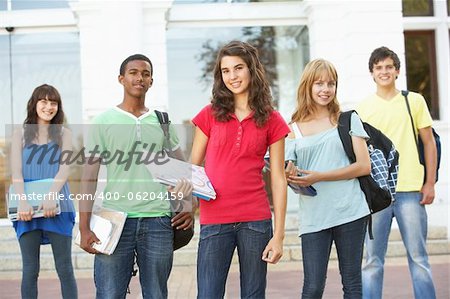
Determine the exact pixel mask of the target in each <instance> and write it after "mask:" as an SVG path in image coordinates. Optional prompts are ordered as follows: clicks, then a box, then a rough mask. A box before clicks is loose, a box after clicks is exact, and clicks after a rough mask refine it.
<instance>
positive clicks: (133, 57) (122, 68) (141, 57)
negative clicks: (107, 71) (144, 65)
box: [119, 54, 153, 76]
mask: <svg viewBox="0 0 450 299" xmlns="http://www.w3.org/2000/svg"><path fill="white" fill-rule="evenodd" d="M133 60H143V61H147V62H148V63H149V64H150V74H151V75H152V76H153V64H152V62H151V61H150V59H149V58H148V57H147V56H145V55H142V54H134V55H131V56H129V57H127V58H126V59H125V60H124V61H123V62H122V64H121V65H120V70H119V74H120V75H122V76H123V75H125V68H126V67H127V64H128V63H129V62H130V61H133Z"/></svg>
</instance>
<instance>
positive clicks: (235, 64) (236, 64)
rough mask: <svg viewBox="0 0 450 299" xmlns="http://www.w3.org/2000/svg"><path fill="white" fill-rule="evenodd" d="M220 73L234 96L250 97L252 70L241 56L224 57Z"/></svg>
mask: <svg viewBox="0 0 450 299" xmlns="http://www.w3.org/2000/svg"><path fill="white" fill-rule="evenodd" d="M220 71H221V73H222V80H223V83H224V84H225V86H226V87H227V88H228V90H230V91H231V92H232V93H233V95H235V96H237V95H248V89H249V86H250V79H251V78H250V70H249V68H248V66H247V64H246V63H245V61H244V60H243V59H242V58H240V57H239V56H224V57H222V60H221V62H220Z"/></svg>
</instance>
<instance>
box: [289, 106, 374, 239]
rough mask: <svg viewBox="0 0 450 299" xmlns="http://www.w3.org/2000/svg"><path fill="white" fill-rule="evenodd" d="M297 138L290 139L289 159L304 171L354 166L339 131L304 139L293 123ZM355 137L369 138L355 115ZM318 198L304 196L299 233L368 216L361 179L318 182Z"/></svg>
mask: <svg viewBox="0 0 450 299" xmlns="http://www.w3.org/2000/svg"><path fill="white" fill-rule="evenodd" d="M291 126H292V130H293V131H294V133H295V137H296V138H295V139H289V138H287V139H286V160H291V161H294V163H295V164H296V165H297V166H298V167H299V168H300V169H305V170H313V171H329V170H333V169H338V168H343V167H346V166H348V165H350V162H349V159H348V157H347V155H346V154H345V151H344V147H343V146H342V142H341V139H340V138H339V134H338V130H337V128H332V129H329V130H325V131H323V132H320V133H318V134H315V135H311V136H304V137H303V136H301V133H300V130H299V129H298V127H297V125H296V124H295V123H293V124H292V125H291ZM349 134H350V135H352V136H358V137H362V138H369V136H368V135H367V133H366V132H365V131H364V128H363V126H362V123H361V120H360V119H359V117H358V115H357V114H355V113H354V114H352V118H351V131H350V132H349ZM313 186H314V188H316V190H317V195H316V196H314V197H311V196H305V195H300V199H299V200H300V201H299V212H298V216H299V234H300V235H302V234H307V233H313V232H318V231H321V230H324V229H328V228H331V227H334V226H338V225H341V224H345V223H348V222H351V221H354V220H357V219H359V218H362V217H364V216H366V215H368V214H369V213H370V212H369V208H368V206H367V203H366V199H365V195H364V193H363V192H362V190H361V187H360V185H359V181H358V179H349V180H339V181H327V182H318V183H315V184H314V185H313Z"/></svg>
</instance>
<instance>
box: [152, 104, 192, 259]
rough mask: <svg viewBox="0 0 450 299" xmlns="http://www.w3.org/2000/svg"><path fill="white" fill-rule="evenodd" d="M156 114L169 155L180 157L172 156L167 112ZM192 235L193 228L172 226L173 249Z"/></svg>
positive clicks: (186, 241) (184, 243)
mask: <svg viewBox="0 0 450 299" xmlns="http://www.w3.org/2000/svg"><path fill="white" fill-rule="evenodd" d="M155 113H156V116H157V117H158V121H159V124H160V125H161V129H162V131H163V133H164V143H165V145H166V146H167V148H166V150H167V153H168V155H169V157H173V158H176V159H179V158H180V157H174V152H173V151H172V146H171V144H170V132H169V125H170V120H169V114H167V112H161V111H158V110H155ZM193 236H194V228H189V229H186V230H184V229H176V228H175V227H174V228H173V250H177V249H180V248H181V247H184V246H186V245H187V244H188V243H189V242H190V241H191V239H192V237H193Z"/></svg>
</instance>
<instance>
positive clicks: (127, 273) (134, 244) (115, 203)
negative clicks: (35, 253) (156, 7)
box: [79, 54, 193, 299]
mask: <svg viewBox="0 0 450 299" xmlns="http://www.w3.org/2000/svg"><path fill="white" fill-rule="evenodd" d="M118 79H119V83H120V84H122V85H123V90H124V98H123V101H122V102H121V103H120V104H119V105H117V106H115V107H113V108H111V109H109V110H108V111H105V112H104V113H102V114H100V115H98V116H97V117H95V118H94V120H93V125H91V126H90V131H89V139H88V142H87V149H88V150H89V153H91V155H92V156H91V157H89V158H88V161H87V163H86V164H85V166H84V169H83V175H82V185H81V193H82V194H90V195H92V194H94V193H95V190H96V187H97V180H98V172H99V168H100V165H101V164H103V165H106V169H107V180H106V187H105V189H104V191H103V192H101V193H99V194H96V196H97V198H99V199H100V200H102V204H103V206H104V207H108V208H112V209H114V210H119V211H124V212H126V213H127V220H126V222H125V225H124V229H123V231H122V235H121V237H120V240H119V243H118V245H117V247H116V249H115V251H114V253H113V254H112V255H104V254H99V253H98V252H97V251H96V250H95V249H94V248H93V247H92V245H93V244H94V243H95V242H98V239H97V237H96V236H95V234H94V233H93V232H92V231H91V230H90V227H89V221H90V216H91V213H90V211H91V210H92V204H93V201H89V200H85V201H82V202H81V203H80V224H79V226H80V233H81V247H82V248H83V249H84V250H85V251H87V252H89V253H92V254H95V263H94V274H95V276H94V277H95V286H96V289H97V291H96V298H97V299H100V298H105V299H109V298H125V296H126V292H127V287H128V284H129V282H130V279H131V275H132V272H133V264H134V258H135V256H136V261H137V265H138V267H139V271H140V275H139V278H140V282H141V289H142V295H143V298H167V280H168V278H169V275H170V271H171V269H172V261H173V226H175V227H177V229H187V228H189V227H191V226H192V225H193V218H192V217H193V216H192V214H191V213H190V212H182V213H179V214H177V215H176V216H175V217H174V218H173V219H172V218H171V210H170V199H172V198H171V194H176V195H178V194H180V193H181V196H182V197H186V196H189V195H190V194H191V192H192V185H191V184H190V183H188V182H185V181H182V182H180V183H179V184H178V185H177V186H175V187H174V188H172V189H170V190H169V191H171V193H168V192H167V190H166V188H165V187H164V186H162V185H161V184H159V183H157V182H154V181H153V179H152V177H151V175H150V173H149V172H148V170H147V169H146V165H145V164H146V163H156V160H157V159H158V155H157V154H156V153H157V152H158V151H161V150H162V148H163V144H164V134H163V131H162V129H161V127H160V125H159V121H158V118H157V116H156V114H155V112H154V111H150V110H149V109H148V108H147V107H146V106H145V95H146V93H147V90H148V89H149V88H150V87H151V86H152V83H153V66H152V63H151V61H150V59H148V58H147V57H146V56H144V55H141V54H135V55H132V56H130V57H128V58H127V59H125V60H124V61H123V63H122V65H121V67H120V75H119V77H118ZM170 132H171V134H170V135H171V145H172V150H175V153H176V154H177V155H180V154H181V150H180V148H179V145H178V138H177V136H176V133H175V131H174V129H173V127H170ZM148 152H150V154H152V155H151V157H150V156H148V155H147V153H148Z"/></svg>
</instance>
